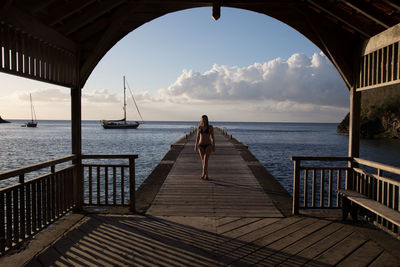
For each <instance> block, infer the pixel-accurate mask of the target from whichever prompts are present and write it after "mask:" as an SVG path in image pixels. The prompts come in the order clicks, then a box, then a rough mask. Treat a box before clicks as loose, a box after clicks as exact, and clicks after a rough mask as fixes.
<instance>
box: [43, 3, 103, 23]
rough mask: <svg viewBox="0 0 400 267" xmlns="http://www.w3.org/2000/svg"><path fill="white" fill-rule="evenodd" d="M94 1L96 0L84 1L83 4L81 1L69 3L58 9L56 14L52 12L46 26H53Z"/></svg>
mask: <svg viewBox="0 0 400 267" xmlns="http://www.w3.org/2000/svg"><path fill="white" fill-rule="evenodd" d="M95 1H96V0H86V1H84V2H82V1H81V0H75V1H70V2H68V3H67V4H66V5H64V6H61V7H59V8H58V10H57V12H54V13H53V14H52V15H51V16H50V17H49V18H48V24H49V25H50V26H54V25H55V24H57V23H59V22H60V21H62V20H64V19H66V18H68V17H70V16H71V15H73V14H75V13H77V12H79V11H80V10H82V9H83V8H85V7H87V6H89V5H91V4H92V3H93V2H95Z"/></svg>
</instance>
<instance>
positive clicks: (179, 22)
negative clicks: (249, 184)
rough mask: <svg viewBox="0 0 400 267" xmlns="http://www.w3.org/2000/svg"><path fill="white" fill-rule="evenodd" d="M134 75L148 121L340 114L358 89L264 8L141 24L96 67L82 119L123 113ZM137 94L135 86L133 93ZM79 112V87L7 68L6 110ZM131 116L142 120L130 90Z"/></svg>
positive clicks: (19, 113) (0, 95) (0, 86)
mask: <svg viewBox="0 0 400 267" xmlns="http://www.w3.org/2000/svg"><path fill="white" fill-rule="evenodd" d="M124 75H125V76H126V80H127V84H128V87H129V88H130V89H131V90H132V92H133V95H134V97H135V99H136V102H137V104H138V106H139V109H140V112H141V114H142V116H143V119H144V120H145V121H146V120H148V121H197V120H199V119H200V117H201V115H203V114H207V115H208V116H209V118H210V121H213V120H214V121H250V122H256V121H260V122H340V121H341V120H342V119H343V118H344V116H345V115H346V114H347V112H348V106H349V104H348V103H349V100H348V96H349V93H348V89H347V87H346V85H345V83H344V82H343V80H342V78H341V77H340V75H339V74H338V72H337V70H336V69H335V67H334V66H333V65H332V63H331V62H330V61H329V60H328V58H327V57H326V56H325V55H324V54H323V53H322V52H321V50H320V49H319V48H318V47H316V46H315V45H314V44H313V43H311V42H310V41H309V40H308V39H306V38H305V37H304V36H303V35H301V34H300V33H298V32H297V31H295V30H294V29H292V28H290V27H289V26H287V25H285V24H284V23H282V22H280V21H277V20H275V19H273V18H271V17H268V16H265V15H263V14H258V13H254V12H250V11H245V10H240V9H232V8H222V9H221V18H220V19H219V20H218V21H214V20H213V19H212V18H211V8H210V7H207V8H196V9H190V10H185V11H180V12H175V13H171V14H168V15H165V16H163V17H160V18H158V19H155V20H153V21H151V22H149V23H147V24H144V25H142V26H141V27H140V28H138V29H136V30H134V31H132V32H131V33H129V34H128V35H127V36H125V37H124V38H123V39H122V40H120V41H119V42H118V43H117V44H116V45H115V46H114V47H113V48H112V49H111V50H110V51H108V53H107V54H106V55H105V56H104V57H103V59H102V60H101V61H100V62H99V64H98V65H97V66H96V68H95V69H94V71H93V72H92V74H91V75H90V77H89V79H88V81H87V82H86V84H85V86H84V88H83V91H82V94H83V96H82V119H83V120H101V119H119V118H121V117H122V114H123V110H122V103H123V82H122V79H123V78H122V77H123V76H124ZM128 92H129V91H128ZM29 94H32V98H33V103H34V107H35V111H36V115H37V118H38V120H41V119H42V120H44V119H52V120H54V119H60V120H69V119H70V113H71V112H70V89H69V88H65V87H60V86H55V85H52V84H46V83H42V82H37V81H34V80H30V79H24V78H20V77H17V76H12V75H8V74H3V73H0V115H1V116H2V117H3V118H5V119H28V118H30V106H29ZM127 113H128V115H127V116H128V120H139V119H140V118H139V115H138V113H137V111H136V109H135V108H134V105H133V102H132V99H131V97H130V94H129V93H128V107H127Z"/></svg>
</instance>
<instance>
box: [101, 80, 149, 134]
mask: <svg viewBox="0 0 400 267" xmlns="http://www.w3.org/2000/svg"><path fill="white" fill-rule="evenodd" d="M129 90H130V89H129ZM131 96H132V99H133V103H135V106H136V109H137V111H138V113H139V116H140V118H141V119H142V123H143V118H142V115H141V114H140V111H139V108H138V106H137V104H136V101H135V98H134V97H133V94H132V92H131ZM123 109H124V118H123V119H121V120H102V121H101V123H102V125H103V128H104V129H136V128H137V127H139V125H140V124H141V123H139V122H138V121H135V122H127V121H126V86H125V76H124V107H123Z"/></svg>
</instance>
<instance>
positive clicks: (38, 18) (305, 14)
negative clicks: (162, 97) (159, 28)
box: [0, 0, 400, 86]
mask: <svg viewBox="0 0 400 267" xmlns="http://www.w3.org/2000/svg"><path fill="white" fill-rule="evenodd" d="M213 5H214V6H222V7H233V8H241V9H246V10H250V11H255V12H258V13H262V14H265V15H268V16H271V17H273V18H275V19H277V20H280V21H281V22H283V23H286V24H288V25H289V26H291V27H292V28H294V29H296V30H297V31H299V32H300V33H301V34H303V35H304V36H305V37H306V38H308V39H309V40H311V41H312V42H313V43H314V44H316V45H317V46H318V47H319V48H320V49H321V50H322V51H323V52H324V53H325V54H326V55H327V56H328V57H329V58H330V59H331V61H332V62H333V63H334V65H335V66H336V67H337V69H338V70H339V72H340V73H341V75H342V77H343V78H344V80H345V81H346V83H347V84H348V85H350V84H352V82H353V77H354V71H353V70H354V62H355V61H357V57H358V55H359V53H360V49H361V45H362V43H363V42H364V41H365V40H367V39H369V38H371V37H372V36H374V35H376V34H378V33H380V32H382V31H384V30H386V29H388V28H390V27H392V26H394V25H396V24H398V23H400V2H399V1H398V0H242V1H239V0H217V1H204V0H3V1H1V3H0V21H1V22H2V23H7V24H10V25H11V24H13V26H14V27H19V28H20V30H21V31H24V32H26V33H27V34H31V35H33V36H36V37H37V38H41V39H42V40H43V41H45V42H49V43H54V44H56V45H59V46H64V47H63V48H67V49H69V50H71V52H73V53H74V54H76V55H79V69H80V85H81V86H82V85H83V84H84V83H85V81H86V79H87V78H88V77H89V75H90V73H91V72H92V70H93V69H94V67H95V66H96V65H97V63H98V62H99V61H100V60H101V58H102V57H103V56H104V55H105V54H106V53H107V51H108V50H109V49H111V48H112V47H113V46H114V45H115V44H116V43H117V42H118V41H119V40H120V39H122V38H123V37H124V36H125V35H127V34H128V33H130V32H131V31H133V30H135V29H136V28H138V27H140V26H141V25H143V24H144V23H146V22H149V21H151V20H153V19H155V18H157V17H160V16H163V15H165V14H168V13H171V12H175V11H179V10H184V9H188V8H195V7H205V6H213ZM204 19H211V9H210V17H209V18H204ZM220 19H224V18H223V12H222V16H221V18H220ZM243 23H245V22H243ZM293 45H296V44H293ZM193 52H194V53H195V52H196V51H193Z"/></svg>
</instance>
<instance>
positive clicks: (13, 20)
mask: <svg viewBox="0 0 400 267" xmlns="http://www.w3.org/2000/svg"><path fill="white" fill-rule="evenodd" d="M0 18H1V20H2V21H4V22H5V23H7V24H10V25H12V26H13V27H15V28H18V29H20V30H21V31H22V32H26V33H29V34H30V35H32V36H34V37H36V38H39V39H41V40H42V41H44V42H47V43H50V44H52V45H54V46H56V47H59V48H61V49H64V50H67V51H69V52H72V53H73V54H75V53H76V52H77V50H78V45H77V44H76V43H75V42H74V41H72V40H70V39H68V38H66V37H65V36H63V35H61V34H59V33H58V32H56V31H55V30H53V29H52V28H50V27H48V26H47V25H44V24H42V23H41V22H39V21H38V20H36V19H35V18H34V17H32V16H30V15H28V14H26V13H24V12H23V11H21V10H19V9H17V8H14V7H13V6H10V7H9V8H7V9H5V10H1V13H0Z"/></svg>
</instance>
